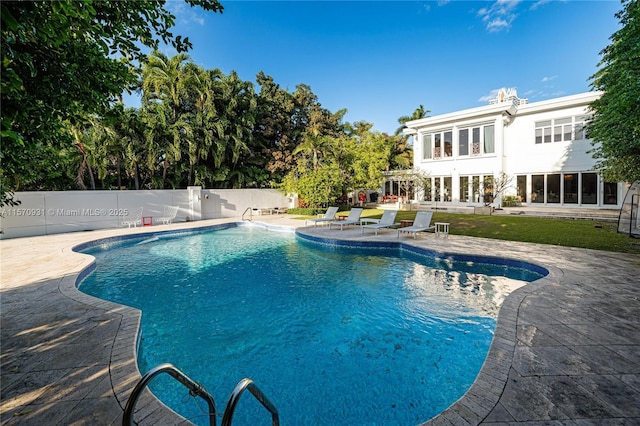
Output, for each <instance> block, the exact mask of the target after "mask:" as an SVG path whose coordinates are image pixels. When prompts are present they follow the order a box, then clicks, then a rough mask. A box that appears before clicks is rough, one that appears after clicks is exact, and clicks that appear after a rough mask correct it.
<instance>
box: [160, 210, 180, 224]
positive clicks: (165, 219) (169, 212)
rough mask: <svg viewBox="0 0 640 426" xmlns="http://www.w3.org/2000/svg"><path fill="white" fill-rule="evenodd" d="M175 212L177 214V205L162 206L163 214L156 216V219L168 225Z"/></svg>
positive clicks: (174, 216)
mask: <svg viewBox="0 0 640 426" xmlns="http://www.w3.org/2000/svg"><path fill="white" fill-rule="evenodd" d="M176 214H178V206H164V214H163V215H162V217H159V218H158V221H159V222H162V224H163V225H168V224H170V223H171V221H173V219H175V218H176Z"/></svg>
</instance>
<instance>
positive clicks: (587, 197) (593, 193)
mask: <svg viewBox="0 0 640 426" xmlns="http://www.w3.org/2000/svg"><path fill="white" fill-rule="evenodd" d="M597 203H598V175H597V174H595V173H583V174H582V204H597Z"/></svg>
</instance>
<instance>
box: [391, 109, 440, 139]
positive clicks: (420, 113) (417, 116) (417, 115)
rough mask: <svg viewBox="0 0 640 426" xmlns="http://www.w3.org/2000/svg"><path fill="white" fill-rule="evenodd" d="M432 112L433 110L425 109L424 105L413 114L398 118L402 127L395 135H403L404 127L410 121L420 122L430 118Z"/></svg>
mask: <svg viewBox="0 0 640 426" xmlns="http://www.w3.org/2000/svg"><path fill="white" fill-rule="evenodd" d="M430 112H431V110H428V109H425V108H424V106H423V105H420V106H419V107H418V108H416V109H415V110H414V111H413V114H411V115H403V116H402V117H400V118H398V123H400V127H398V128H397V129H396V133H395V135H400V134H402V129H404V125H405V124H406V123H407V122H408V121H413V120H420V119H421V118H425V117H428V116H429V113H430Z"/></svg>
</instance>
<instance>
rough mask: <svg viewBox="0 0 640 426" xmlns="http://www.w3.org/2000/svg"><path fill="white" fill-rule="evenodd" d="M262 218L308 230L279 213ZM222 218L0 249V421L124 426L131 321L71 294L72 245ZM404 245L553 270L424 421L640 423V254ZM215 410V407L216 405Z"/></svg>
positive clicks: (356, 235)
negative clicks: (468, 382)
mask: <svg viewBox="0 0 640 426" xmlns="http://www.w3.org/2000/svg"><path fill="white" fill-rule="evenodd" d="M259 220H260V221H263V222H265V223H269V224H275V225H285V226H294V227H301V226H303V225H304V221H299V220H292V219H290V218H288V217H287V216H286V215H282V216H273V217H269V216H265V217H261V218H259ZM226 221H227V222H228V221H235V219H228V220H226ZM222 222H224V221H223V220H214V221H203V222H198V223H189V224H187V223H181V224H174V225H168V226H156V227H152V228H137V229H117V230H104V231H93V232H84V233H71V234H57V235H50V236H43V237H31V238H21V239H12V240H3V241H0V248H1V250H2V251H1V269H0V273H1V276H0V279H1V293H0V302H1V307H0V308H1V310H0V312H1V324H0V327H1V345H2V346H1V358H0V360H1V363H0V374H1V397H0V422H1V423H2V424H3V425H4V424H7V425H14V424H28V425H36V424H37V425H45V424H46V425H53V424H64V425H81V424H82V425H84V424H99V425H102V424H105V425H110V424H121V422H122V413H123V409H124V406H125V404H126V401H127V399H128V396H129V394H130V392H131V390H132V388H133V386H134V385H135V383H136V382H137V381H138V380H139V378H140V373H139V372H138V370H137V366H136V361H135V342H136V337H137V331H138V326H139V320H140V313H139V311H137V310H135V309H132V308H128V307H124V306H121V305H116V304H113V303H111V302H106V301H102V300H99V299H96V298H93V297H91V296H88V295H85V294H83V293H81V292H79V291H78V290H77V289H76V287H75V283H76V280H77V277H78V275H79V274H80V273H81V272H82V271H83V270H84V269H85V268H87V267H89V266H90V265H91V263H92V258H91V257H90V256H87V255H83V254H79V253H75V252H73V251H72V248H73V247H74V246H76V245H78V244H80V243H82V242H86V241H91V240H96V239H100V238H107V237H110V236H117V235H124V234H133V233H141V232H145V233H146V232H156V231H160V230H168V229H181V228H190V227H194V226H206V225H212V224H215V223H222ZM298 230H299V231H300V232H304V233H307V234H309V235H314V236H318V237H322V238H335V239H348V240H360V241H398V240H397V238H396V232H395V231H393V230H381V231H380V232H379V235H378V236H374V235H372V234H370V233H369V234H365V235H363V234H362V233H361V232H360V229H359V228H353V229H345V230H344V231H339V230H335V229H333V230H328V229H327V228H326V227H317V228H312V227H311V228H304V229H301V228H300V229H298ZM401 241H402V242H403V243H406V244H415V245H417V246H420V247H426V248H429V249H432V250H435V251H439V252H444V253H466V254H474V255H491V256H500V257H507V258H512V259H518V260H524V261H528V262H532V263H536V264H538V265H540V266H543V267H545V268H547V269H548V270H549V271H550V274H549V275H548V276H547V277H545V278H543V279H541V280H538V281H536V282H534V283H531V284H529V285H526V286H524V287H521V288H520V289H518V290H516V291H515V292H514V293H512V294H511V295H510V296H509V297H508V298H507V300H506V301H505V302H504V304H503V306H502V308H501V311H500V316H499V318H498V324H497V327H496V332H495V337H494V340H493V343H492V345H491V349H490V352H489V355H488V357H487V360H486V362H485V365H484V366H483V368H482V370H481V372H480V374H479V376H478V378H477V379H476V381H475V383H474V385H473V386H472V387H471V389H470V390H469V391H468V392H467V393H466V394H465V396H464V397H463V398H461V399H460V400H459V401H458V402H457V403H455V404H454V405H453V406H451V407H450V408H449V409H448V410H446V411H445V412H444V413H442V414H441V415H440V416H438V417H436V418H435V419H432V420H430V421H429V422H427V423H428V424H437V425H440V424H446V425H449V424H455V425H466V424H472V425H475V424H485V425H492V424H514V423H530V424H567V425H583V424H584V425H591V424H593V425H595V424H640V298H639V291H638V290H639V289H638V286H639V285H640V256H633V255H624V254H619V253H609V252H599V251H592V250H582V249H571V248H563V247H556V246H546V245H536V244H527V243H515V242H504V241H497V240H484V239H477V238H468V237H462V236H456V235H451V236H450V237H449V238H446V239H444V238H435V237H434V235H433V234H428V235H421V236H419V238H418V239H417V240H415V241H414V240H413V239H411V238H410V237H402V239H401ZM195 379H196V380H197V378H195ZM229 391H230V390H229ZM273 399H277V398H275V397H274V398H273ZM224 402H225V401H217V403H218V408H219V409H222V408H223V403H224ZM138 408H139V410H138V412H137V413H136V419H137V420H138V421H141V423H142V424H178V423H181V420H180V418H179V417H177V416H176V415H175V414H173V413H172V412H170V411H169V410H168V409H167V408H166V407H164V406H163V405H162V404H160V403H159V402H158V401H156V400H155V399H154V398H153V397H152V396H151V395H150V394H148V393H147V394H145V396H144V397H143V398H142V399H141V400H140V402H139V404H138ZM425 420H427V419H425ZM281 423H282V424H284V425H286V424H287V423H286V419H281Z"/></svg>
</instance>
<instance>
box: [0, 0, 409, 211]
mask: <svg viewBox="0 0 640 426" xmlns="http://www.w3.org/2000/svg"><path fill="white" fill-rule="evenodd" d="M187 3H188V4H190V5H199V6H201V7H202V8H203V9H205V10H211V11H221V10H222V6H220V4H219V3H218V2H217V1H216V0H187ZM163 4H164V2H155V1H152V2H147V1H140V2H109V1H96V0H93V1H92V0H79V1H72V0H63V1H52V2H45V1H34V2H3V3H2V5H1V7H2V55H3V56H2V117H1V118H2V120H1V123H2V127H1V135H2V142H3V144H2V152H0V159H1V160H2V168H1V169H0V177H1V178H2V188H0V189H1V190H2V194H4V195H3V199H2V200H3V202H6V203H9V202H11V198H10V195H11V191H12V190H16V189H21V190H37V189H45V190H64V189H77V188H80V189H97V188H102V189H112V188H135V189H143V188H178V187H185V186H187V185H201V186H205V187H220V188H240V187H258V188H260V187H281V188H289V189H291V188H295V189H296V191H295V192H301V193H302V194H304V195H303V199H305V200H306V202H308V203H311V204H314V205H326V204H327V203H329V202H332V201H334V200H335V199H338V198H342V197H343V195H344V194H345V193H346V192H348V191H350V190H354V189H360V188H363V187H374V188H375V187H377V186H379V184H380V182H381V176H382V175H381V171H382V170H383V169H385V168H387V169H388V168H389V167H390V166H391V167H394V166H395V165H396V164H402V163H403V162H406V161H407V159H409V158H410V157H411V152H410V151H411V150H410V147H408V146H407V145H406V143H405V142H406V139H402V138H397V137H389V136H388V135H384V134H379V133H375V132H372V131H371V127H372V125H371V124H369V123H366V122H360V123H356V124H355V125H354V126H351V125H349V124H348V123H343V122H342V120H343V118H344V115H345V114H346V110H344V109H343V110H339V111H337V112H331V111H329V110H327V109H325V108H323V107H322V105H321V104H320V102H319V100H318V98H317V96H316V95H315V94H314V93H313V92H312V90H311V88H310V87H309V86H307V85H304V84H300V85H298V86H296V89H295V91H294V92H289V91H287V90H284V89H282V88H280V86H278V85H277V84H276V83H275V82H274V81H273V79H272V78H271V77H269V76H267V75H265V74H264V73H262V72H260V73H259V74H258V75H257V77H256V81H257V84H258V85H259V86H260V90H259V91H256V90H255V88H254V85H253V83H251V82H247V81H243V80H241V79H240V78H239V76H238V75H237V73H235V72H234V71H232V72H231V73H230V74H228V75H225V74H224V73H222V72H221V71H220V70H218V69H213V70H206V69H203V68H202V67H200V66H197V65H195V64H194V63H193V62H192V61H191V60H190V58H189V57H188V55H186V54H185V53H184V51H185V50H187V49H188V48H189V47H191V44H190V43H189V41H188V40H187V39H183V38H181V37H180V36H174V35H173V34H172V33H171V32H170V29H171V27H172V26H173V23H174V19H175V17H174V16H173V15H172V14H171V13H169V12H168V11H166V10H165V9H164V8H163ZM160 43H166V44H170V45H171V46H172V47H173V48H175V50H176V51H177V52H178V54H176V55H175V56H173V57H168V56H166V55H163V54H161V53H159V52H158V51H157V50H154V51H153V53H151V54H150V55H149V56H148V57H147V56H145V55H144V54H143V53H142V50H141V49H142V48H143V47H144V46H146V47H150V48H153V49H155V48H157V47H159V46H160ZM127 90H140V91H141V93H142V106H141V108H139V109H135V110H134V109H130V108H129V109H125V108H124V107H123V105H122V104H121V103H119V102H118V99H119V97H120V95H121V94H122V93H123V91H127Z"/></svg>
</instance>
